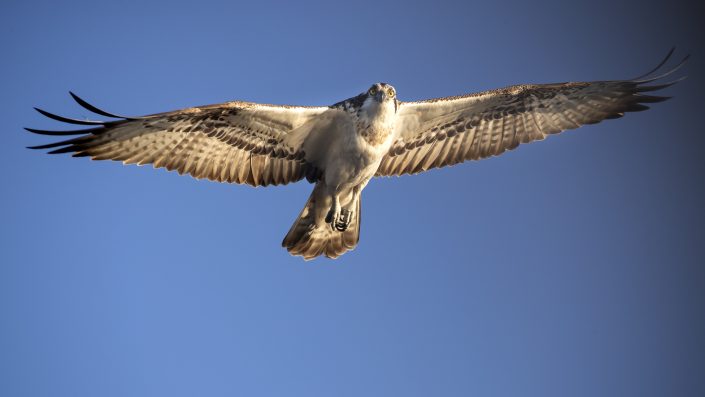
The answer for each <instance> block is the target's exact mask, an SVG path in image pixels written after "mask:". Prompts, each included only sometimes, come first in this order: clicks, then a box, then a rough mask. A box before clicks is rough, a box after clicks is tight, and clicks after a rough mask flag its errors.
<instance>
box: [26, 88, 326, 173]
mask: <svg viewBox="0 0 705 397" xmlns="http://www.w3.org/2000/svg"><path fill="white" fill-rule="evenodd" d="M71 95H72V96H73V98H74V99H75V100H76V101H77V102H78V103H79V104H80V105H81V106H83V107H85V108H86V109H88V110H90V111H92V112H94V113H96V114H99V115H102V116H105V117H110V118H114V119H116V120H112V121H90V120H78V119H70V118H66V117H62V116H57V115H54V114H52V113H49V112H46V111H44V110H41V109H37V111H39V112H40V113H42V114H43V115H45V116H47V117H49V118H52V119H54V120H57V121H61V122H64V123H70V124H78V125H90V126H92V128H88V129H79V130H70V131H46V130H38V129H33V128H27V130H28V131H30V132H33V133H36V134H42V135H55V136H65V135H78V136H77V137H74V138H72V139H68V140H64V141H60V142H55V143H50V144H46V145H39V146H33V147H30V148H31V149H52V151H50V152H49V153H52V154H55V153H73V156H75V157H84V156H85V157H90V158H92V159H94V160H118V161H122V162H124V163H125V164H139V165H143V164H152V165H153V166H154V167H155V168H160V167H164V168H166V169H167V170H175V171H178V172H179V173H180V174H184V173H186V174H190V175H192V176H193V177H195V178H199V179H200V178H207V179H210V180H214V181H218V182H230V183H246V184H249V185H252V186H266V185H279V184H286V183H290V182H294V181H298V180H300V179H302V178H303V177H308V178H309V179H315V178H316V176H317V173H318V172H317V170H316V169H315V166H314V165H312V164H310V163H309V162H308V161H307V155H306V153H305V152H304V150H303V142H304V141H305V140H306V139H307V138H308V136H307V135H308V134H309V133H310V132H311V131H312V130H314V129H313V128H311V125H312V124H314V123H316V122H317V121H318V120H319V116H321V115H322V114H324V113H325V112H327V111H330V109H329V108H326V107H294V106H276V105H260V104H253V103H247V102H228V103H224V104H219V105H210V106H201V107H194V108H189V109H184V110H179V111H174V112H168V113H161V114H156V115H150V116H144V117H124V116H118V115H115V114H112V113H108V112H105V111H103V110H101V109H98V108H97V107H95V106H93V105H90V104H89V103H87V102H86V101H84V100H83V99H81V98H79V97H78V96H76V95H75V94H73V93H71Z"/></svg>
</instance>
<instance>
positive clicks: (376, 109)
mask: <svg viewBox="0 0 705 397" xmlns="http://www.w3.org/2000/svg"><path fill="white" fill-rule="evenodd" d="M395 116H396V112H395V109H394V103H393V102H391V101H385V102H382V103H380V102H377V101H373V102H367V103H365V104H364V105H363V106H362V108H360V111H359V112H358V121H357V130H358V132H359V133H360V134H361V136H362V137H363V139H365V141H367V143H369V144H370V145H373V146H378V145H381V144H382V143H384V142H385V141H386V140H387V138H388V137H389V135H390V134H391V133H392V129H393V127H394V118H395Z"/></svg>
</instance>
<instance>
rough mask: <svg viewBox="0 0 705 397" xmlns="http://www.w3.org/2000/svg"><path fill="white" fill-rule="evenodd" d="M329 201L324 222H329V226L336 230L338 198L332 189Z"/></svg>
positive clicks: (338, 218)
mask: <svg viewBox="0 0 705 397" xmlns="http://www.w3.org/2000/svg"><path fill="white" fill-rule="evenodd" d="M331 201H332V202H333V203H332V204H331V206H330V210H329V211H328V215H326V223H330V227H331V228H332V229H333V230H337V229H338V228H337V225H338V223H339V222H340V200H339V199H338V194H337V193H336V192H335V191H334V192H333V194H331Z"/></svg>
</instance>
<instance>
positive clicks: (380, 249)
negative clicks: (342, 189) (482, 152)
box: [0, 0, 705, 397]
mask: <svg viewBox="0 0 705 397" xmlns="http://www.w3.org/2000/svg"><path fill="white" fill-rule="evenodd" d="M693 4H695V2H693ZM703 15H705V13H704V12H703V6H702V4H701V5H698V6H695V5H691V4H689V3H687V2H678V1H671V2H643V1H604V0H590V1H576V2H565V1H543V0H541V1H514V2H507V1H493V2H457V3H452V2H443V1H433V2H425V3H421V2H411V1H404V2H397V3H387V2H381V1H374V2H364V1H354V2H352V1H350V2H345V3H336V2H320V3H303V2H298V1H295V2H281V3H270V2H266V1H257V2H246V3H239V2H235V1H231V2H208V1H191V2H183V3H180V2H176V1H164V2H142V1H135V2H131V1H109V2H97V1H85V2H69V1H66V2H64V1H12V0H4V1H3V2H2V4H1V5H0V51H1V54H2V56H1V58H0V60H1V62H0V80H1V82H2V84H1V85H0V86H1V87H2V89H1V90H0V108H1V109H2V112H1V114H2V120H1V121H0V123H2V124H0V125H1V127H2V133H3V138H2V144H1V145H0V167H1V169H2V170H3V171H4V172H3V183H2V194H0V395H2V396H13V397H20V396H52V397H57V396H72V397H77V396H172V397H177V396H248V397H258V396H307V397H312V396H541V397H545V396H573V397H578V396H585V397H595V396H600V397H608V396H615V397H617V396H619V397H624V396H640V397H649V396H703V395H705V337H704V336H703V335H705V212H704V211H703V203H705V172H703V171H704V169H705V167H704V166H705V156H704V155H703V145H704V144H705V137H704V133H705V131H703V124H702V121H701V119H702V112H703V109H705V103H704V102H705V100H704V97H703V95H702V90H703V88H704V87H703V86H704V84H703V81H704V79H705V76H704V75H703V72H702V71H703V70H705V65H704V63H705V62H704V58H703V54H705V53H704V52H703V45H702V41H701V40H700V39H701V38H702V36H703V35H702V30H703V29H702V27H701V25H702V16H703ZM673 45H676V46H678V49H677V52H676V58H678V57H680V56H683V55H684V54H685V53H687V52H690V53H692V55H693V57H692V59H691V62H690V63H689V64H688V66H687V67H686V68H685V70H684V71H683V72H682V73H681V74H688V75H689V76H690V77H689V79H688V80H686V81H685V82H683V83H681V84H679V85H678V86H675V87H672V88H669V89H668V91H667V92H666V93H665V94H667V95H673V96H675V98H674V99H672V100H671V101H668V102H665V103H662V104H657V105H655V106H654V109H652V110H649V111H647V112H643V113H632V114H629V115H627V117H624V118H622V119H619V120H613V121H608V122H605V123H601V124H598V125H592V126H587V127H584V128H581V129H580V130H576V131H570V132H566V133H564V134H562V135H560V136H555V137H551V138H549V139H548V140H546V141H543V142H539V143H533V144H530V145H526V146H522V147H520V148H519V149H517V150H515V151H513V152H509V153H507V154H504V155H502V156H500V157H496V158H492V159H489V160H484V161H480V162H473V163H466V164H463V165H459V166H456V167H452V168H448V169H442V170H435V171H431V172H428V173H426V174H423V175H418V176H413V177H408V176H407V177H401V178H386V179H378V180H373V181H372V182H371V183H370V184H369V185H368V187H367V188H366V189H365V191H364V193H363V195H362V203H363V205H362V207H363V208H362V217H363V218H364V221H363V222H362V236H361V240H360V245H359V246H358V248H357V249H356V250H354V251H352V252H349V253H348V254H346V255H344V256H343V257H341V258H340V259H338V260H337V261H331V260H326V259H318V260H315V261H313V262H304V261H303V260H301V259H300V258H295V257H291V256H289V255H288V253H287V252H286V251H285V250H284V249H282V248H280V242H281V240H282V238H283V236H284V234H285V233H286V232H287V230H288V228H289V226H290V225H291V223H292V222H293V220H294V218H295V217H296V216H297V214H298V213H299V211H300V209H301V208H302V206H303V205H304V202H305V201H306V198H307V197H308V194H309V191H310V189H311V188H312V186H311V185H309V184H307V183H305V182H303V183H299V184H294V185H290V186H285V187H273V188H257V189H254V188H251V187H247V186H237V185H221V184H217V183H213V182H207V181H197V180H195V179H192V178H190V177H186V176H179V175H178V174H175V173H169V172H166V171H164V170H154V169H152V168H151V167H149V166H146V167H136V166H129V167H128V166H123V165H121V164H120V163H117V162H91V161H89V160H87V159H85V158H82V159H73V158H71V157H69V156H65V155H64V156H48V155H45V154H43V153H41V152H36V151H29V150H27V149H25V146H29V145H37V144H41V143H46V142H50V141H51V139H49V140H47V139H46V138H45V137H39V136H33V135H31V134H28V133H26V132H24V131H23V130H22V127H34V128H49V129H51V128H57V129H61V128H63V126H59V125H58V123H55V122H53V121H51V120H47V119H45V118H43V117H42V116H41V115H39V114H37V113H35V112H34V111H33V110H32V106H38V107H41V108H44V109H46V110H49V111H51V112H55V113H58V114H61V115H65V116H69V117H75V118H88V117H94V116H92V115H90V114H89V112H87V111H85V110H83V109H82V108H80V107H79V106H78V105H76V104H75V103H73V101H72V100H71V99H70V97H69V96H68V91H69V90H73V91H74V92H76V93H78V94H79V95H81V96H83V97H85V98H86V99H87V100H89V101H91V102H94V103H95V104H96V105H97V106H99V107H102V108H105V109H106V110H108V111H112V112H115V113H120V114H128V115H142V114H150V113H157V112H162V111H168V110H173V109H178V108H183V107H188V106H192V105H203V104H209V103H218V102H223V101H226V100H233V99H242V100H248V101H256V102H268V103H283V104H305V105H327V104H332V103H334V102H337V101H339V100H342V99H345V98H348V97H351V96H354V95H356V94H358V93H359V92H362V91H363V90H365V89H366V88H367V87H369V85H370V84H371V83H373V82H377V81H387V82H390V83H391V84H393V85H395V87H396V88H397V91H398V94H399V97H400V99H402V100H415V99H423V98H430V97H438V96H447V95H456V94H463V93H467V92H473V91H481V90H485V89H490V88H498V87H502V86H506V85H511V84H517V83H540V82H546V83H548V82H560V81H570V80H573V81H575V80H600V79H621V78H630V77H634V76H636V75H639V74H641V73H643V72H646V71H647V70H648V69H650V68H651V67H653V66H655V64H656V63H658V61H659V60H660V59H661V58H662V57H663V56H664V55H665V53H666V52H667V51H668V49H669V48H670V47H671V46H673Z"/></svg>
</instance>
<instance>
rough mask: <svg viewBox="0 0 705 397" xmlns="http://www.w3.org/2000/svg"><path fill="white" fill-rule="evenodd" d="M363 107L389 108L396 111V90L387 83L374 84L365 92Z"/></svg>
mask: <svg viewBox="0 0 705 397" xmlns="http://www.w3.org/2000/svg"><path fill="white" fill-rule="evenodd" d="M366 96H367V98H366V99H365V105H367V106H370V105H371V106H375V107H376V106H380V105H382V106H384V107H387V106H389V107H390V108H393V109H394V110H395V111H396V109H397V105H398V101H397V90H395V89H394V87H392V86H391V85H390V84H387V83H375V84H372V87H370V89H368V90H367V93H366Z"/></svg>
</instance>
